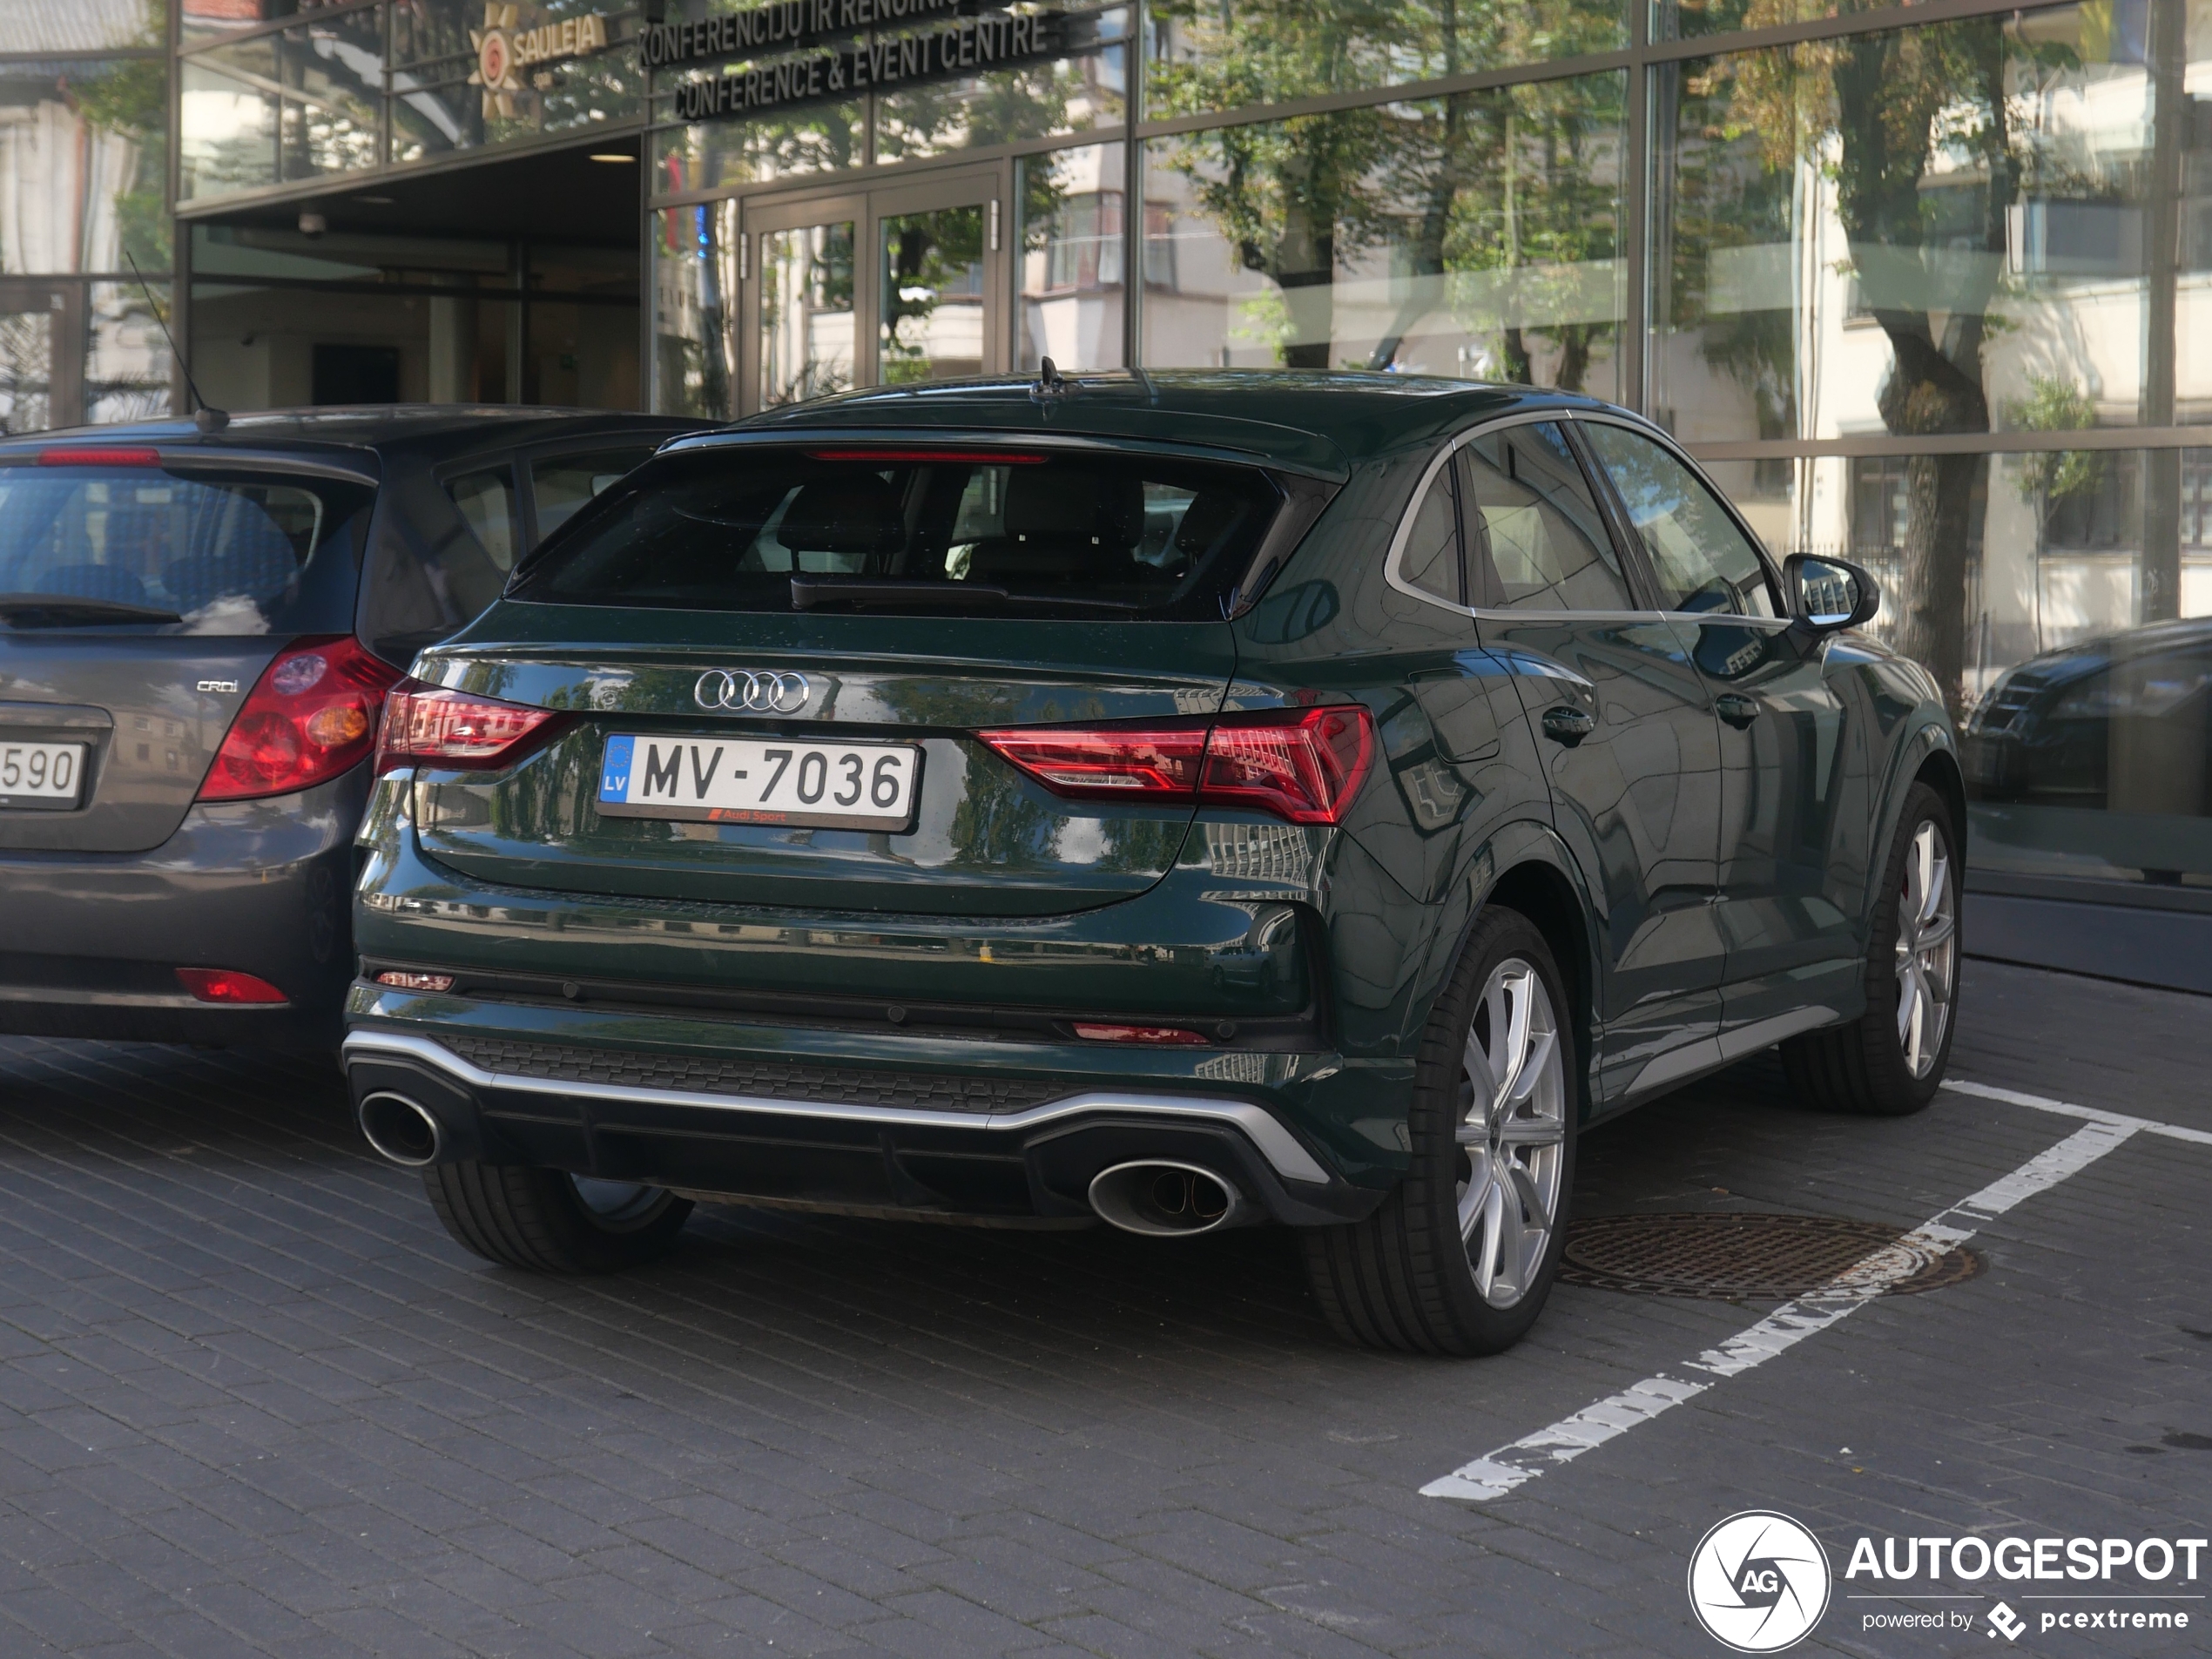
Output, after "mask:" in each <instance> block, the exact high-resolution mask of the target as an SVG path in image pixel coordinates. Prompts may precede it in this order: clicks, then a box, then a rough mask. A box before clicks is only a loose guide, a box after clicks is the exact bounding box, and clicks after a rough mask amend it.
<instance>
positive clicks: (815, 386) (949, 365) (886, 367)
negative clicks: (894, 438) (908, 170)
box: [741, 166, 1011, 414]
mask: <svg viewBox="0 0 2212 1659" xmlns="http://www.w3.org/2000/svg"><path fill="white" fill-rule="evenodd" d="M1006 172H1007V170H1006V169H1005V168H1004V167H1002V166H991V167H982V168H976V167H968V168H962V169H961V170H959V171H958V172H953V173H948V174H945V175H941V176H940V177H937V178H934V179H927V180H923V181H921V182H920V183H916V184H909V185H897V186H887V187H885V188H882V189H878V190H872V191H867V192H845V193H842V194H839V195H814V196H806V197H782V198H778V199H773V200H772V201H767V202H759V201H757V200H756V201H753V202H748V203H747V204H746V206H745V236H746V238H747V239H748V242H749V244H750V247H749V250H748V251H749V252H750V253H752V259H751V260H748V261H746V263H747V264H748V265H749V266H751V269H750V271H749V273H747V276H746V279H745V291H746V297H747V300H748V304H749V312H748V314H749V316H750V318H751V321H752V326H751V328H750V331H749V339H748V341H747V350H746V358H747V361H746V362H745V368H744V370H743V373H742V375H741V380H742V383H743V388H744V400H743V402H742V405H741V409H742V412H744V413H746V414H750V413H752V412H753V411H756V410H759V409H772V408H781V407H783V406H784V405H786V404H788V403H797V402H802V401H806V399H808V398H813V397H822V396H826V395H829V394H830V393H833V392H841V391H845V390H846V389H848V388H852V387H855V386H910V385H919V384H921V383H922V382H925V381H941V380H952V379H956V378H958V377H960V376H961V375H967V374H992V373H995V372H996V371H998V370H1000V369H1001V368H1003V367H1004V365H1005V361H1006V341H1004V340H1003V339H1002V338H1001V336H1002V335H1003V334H1005V332H1006V325H1005V318H1006V316H1007V309H1006V300H1005V298H1004V295H1003V292H1002V291H1003V290H1004V288H1005V287H1006V284H1007V282H1008V280H1009V278H1008V272H1009V271H1010V269H1011V266H1010V263H1009V261H1008V257H1007V254H1006V253H1005V251H1004V249H1003V247H1002V246H1001V240H1002V239H1001V234H1000V225H1001V217H1002V214H1003V211H1004V208H1003V203H1004V200H1005V195H1004V192H1005V188H1006V184H1007V179H1006Z"/></svg>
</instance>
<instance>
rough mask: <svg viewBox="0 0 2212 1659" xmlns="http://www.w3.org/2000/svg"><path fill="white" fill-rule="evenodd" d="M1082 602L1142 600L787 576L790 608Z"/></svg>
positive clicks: (1113, 606) (1118, 606) (977, 585)
mask: <svg viewBox="0 0 2212 1659" xmlns="http://www.w3.org/2000/svg"><path fill="white" fill-rule="evenodd" d="M1007 604H1015V605H1080V606H1082V608H1083V609H1084V610H1141V609H1143V607H1142V606H1139V605H1134V604H1128V603H1127V602H1125V601H1123V600H1120V599H1085V598H1081V597H1075V596H1068V597H1062V595H1059V594H1056V593H1015V592H1014V591H1013V590H1011V589H1008V588H1001V587H997V586H995V585H994V584H992V583H986V582H944V581H921V582H915V581H901V580H900V579H899V578H898V577H872V576H795V577H792V579H791V608H792V610H816V609H818V608H819V607H820V606H822V605H867V606H870V607H881V608H884V609H893V608H897V607H900V606H909V605H911V606H915V607H929V606H935V605H956V606H961V607H963V608H973V609H975V610H995V609H996V608H997V607H998V606H1000V605H1007Z"/></svg>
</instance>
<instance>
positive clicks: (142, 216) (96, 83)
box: [66, 58, 171, 275]
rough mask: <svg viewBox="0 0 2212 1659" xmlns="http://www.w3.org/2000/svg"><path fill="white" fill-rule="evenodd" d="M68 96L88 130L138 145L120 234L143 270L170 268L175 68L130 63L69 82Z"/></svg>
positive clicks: (120, 196) (121, 192)
mask: <svg viewBox="0 0 2212 1659" xmlns="http://www.w3.org/2000/svg"><path fill="white" fill-rule="evenodd" d="M66 96H67V98H69V101H70V103H71V106H72V107H73V108H74V109H75V110H76V111H77V112H78V115H79V116H80V117H82V118H83V119H84V122H85V124H86V125H88V126H91V128H93V129H94V130H95V131H96V132H107V133H112V134H114V135H116V136H117V137H118V138H125V139H127V140H128V141H129V142H130V144H131V145H132V146H133V152H132V164H133V165H132V167H131V169H130V172H129V173H128V175H127V176H126V177H125V179H123V180H122V181H121V187H120V188H119V189H118V190H117V192H116V193H115V217H116V226H117V233H118V237H119V239H120V240H121V244H122V251H123V252H124V253H127V254H129V255H130V256H131V258H132V259H133V260H137V261H138V268H139V269H140V270H142V271H145V272H146V273H148V274H149V275H152V274H153V273H158V272H165V271H166V270H168V269H169V266H170V263H171V254H170V245H169V211H168V204H167V202H166V201H165V199H164V195H163V190H164V184H165V174H166V172H167V171H168V168H167V166H166V164H165V158H166V156H167V153H168V135H169V117H168V107H167V105H168V98H169V65H168V64H166V63H165V62H163V61H162V60H160V59H158V58H130V59H126V60H125V61H124V62H121V63H118V64H113V65H111V66H107V67H104V68H103V69H102V70H101V71H99V72H98V73H97V74H94V75H90V76H87V77H86V78H84V79H83V80H71V81H68V82H67V83H66ZM125 268H127V267H125Z"/></svg>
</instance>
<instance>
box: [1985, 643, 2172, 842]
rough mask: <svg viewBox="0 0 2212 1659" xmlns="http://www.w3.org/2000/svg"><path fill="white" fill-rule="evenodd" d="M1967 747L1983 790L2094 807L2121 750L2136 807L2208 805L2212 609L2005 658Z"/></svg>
mask: <svg viewBox="0 0 2212 1659" xmlns="http://www.w3.org/2000/svg"><path fill="white" fill-rule="evenodd" d="M1963 750H1964V759H1965V762H1966V782H1967V784H1968V786H1969V787H1970V788H1972V790H1973V792H1974V795H1975V797H1976V799H1981V800H1986V801H1991V802H2009V803H2018V804H2020V805H2024V806H2080V807H2088V808H2093V809H2095V810H2098V811H2101V810H2103V809H2104V808H2106V807H2107V806H2110V805H2111V804H2112V803H2113V799H2114V775H2113V772H2114V758H2115V751H2117V752H2118V753H2119V754H2120V755H2121V756H2123V757H2124V761H2123V764H2124V765H2127V767H2128V770H2129V772H2130V773H2131V776H2130V777H2129V778H2128V788H2127V790H2126V792H2127V794H2128V796H2129V797H2130V804H2131V805H2134V806H2136V807H2137V809H2138V810H2141V806H2142V804H2143V803H2145V802H2147V801H2149V800H2154V799H2155V801H2156V802H2157V804H2158V806H2160V807H2161V809H2162V810H2165V811H2168V812H2172V813H2187V814H2189V815H2192V816H2196V817H2203V816H2206V815H2208V814H2212V621H2206V620H2204V619H2202V618H2201V617H2200V618H2195V619H2193V620H2188V621H2182V622H2161V623H2153V624H2149V625H2148V626H2146V627H2141V628H2131V629H2128V630H2127V631H2124V632H2121V633H2114V634H2102V635H2099V636H2097V637H2094V638H2090V639H2085V640H2081V641H2080V642H2079V643H2077V644H2072V645H2067V646H2062V647H2060V649H2058V650H2056V651H2044V652H2042V653H2041V654H2040V655H2039V656H2035V657H2031V658H2028V660H2027V661H2026V662H2024V663H2021V664H2019V665H2017V666H2016V667H2013V668H2009V669H2007V670H2006V671H2005V672H2004V674H2003V675H2002V676H2000V678H1999V679H1998V681H1997V683H1996V684H1995V685H1993V686H1991V687H1990V688H1989V695H1988V696H1987V697H1986V698H1983V699H1982V701H1981V703H1980V705H1979V706H1978V707H1976V708H1975V710H1974V711H1973V714H1972V715H1971V716H1969V717H1968V718H1967V721H1966V737H1965V740H1964V744H1963Z"/></svg>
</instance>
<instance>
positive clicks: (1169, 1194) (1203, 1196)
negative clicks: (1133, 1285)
mask: <svg viewBox="0 0 2212 1659" xmlns="http://www.w3.org/2000/svg"><path fill="white" fill-rule="evenodd" d="M1090 1207H1091V1209H1092V1210H1093V1211H1096V1214H1097V1216H1098V1218H1099V1219H1100V1220H1101V1221H1103V1222H1104V1223H1105V1224H1107V1225H1108V1226H1109V1227H1118V1228H1120V1229H1121V1230H1122V1231H1123V1232H1129V1233H1136V1234H1138V1235H1140V1236H1142V1237H1143V1238H1190V1237H1192V1236H1194V1235H1196V1234H1198V1233H1210V1232H1212V1231H1215V1229H1217V1228H1220V1227H1227V1226H1231V1225H1233V1224H1236V1223H1238V1222H1240V1221H1242V1220H1244V1218H1245V1217H1247V1216H1249V1215H1250V1214H1251V1209H1252V1206H1251V1204H1250V1203H1249V1202H1248V1201H1247V1200H1246V1199H1245V1197H1244V1194H1242V1193H1241V1192H1239V1191H1238V1190H1237V1189H1236V1188H1235V1187H1233V1186H1231V1184H1229V1183H1228V1182H1226V1181H1224V1179H1222V1177H1219V1176H1217V1175H1216V1174H1215V1173H1214V1172H1213V1171H1212V1170H1208V1169H1204V1168H1202V1167H1201V1166H1199V1165H1198V1164H1196V1163H1170V1162H1168V1161H1167V1160H1165V1159H1160V1158H1143V1159H1139V1160H1136V1162H1134V1163H1116V1164H1115V1165H1114V1166H1113V1167H1112V1168H1110V1169H1105V1170H1100V1171H1099V1172H1098V1173H1097V1174H1096V1175H1095V1176H1093V1177H1091V1182H1090Z"/></svg>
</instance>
